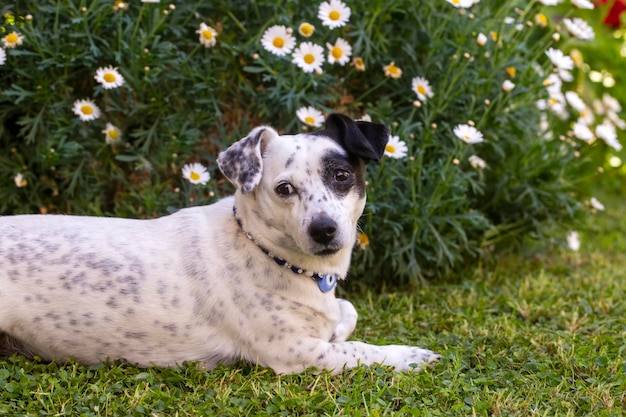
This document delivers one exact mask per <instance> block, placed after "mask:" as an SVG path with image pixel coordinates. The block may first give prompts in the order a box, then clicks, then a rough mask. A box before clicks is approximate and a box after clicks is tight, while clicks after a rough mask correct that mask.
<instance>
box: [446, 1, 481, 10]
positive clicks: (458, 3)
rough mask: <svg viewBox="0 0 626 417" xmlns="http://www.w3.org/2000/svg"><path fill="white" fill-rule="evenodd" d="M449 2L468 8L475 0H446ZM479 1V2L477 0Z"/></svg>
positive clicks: (457, 6)
mask: <svg viewBox="0 0 626 417" xmlns="http://www.w3.org/2000/svg"><path fill="white" fill-rule="evenodd" d="M446 1H447V2H448V3H450V4H451V5H453V6H454V7H456V8H462V9H467V8H468V7H472V6H473V5H474V0H446ZM476 3H478V2H476Z"/></svg>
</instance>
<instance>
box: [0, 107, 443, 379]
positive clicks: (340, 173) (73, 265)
mask: <svg viewBox="0 0 626 417" xmlns="http://www.w3.org/2000/svg"><path fill="white" fill-rule="evenodd" d="M388 137H389V131H388V129H387V128H386V127H384V126H382V125H379V124H374V123H369V122H363V121H357V122H355V121H353V120H352V119H350V118H348V117H346V116H342V115H337V114H333V115H330V116H329V117H328V119H327V123H326V127H325V128H324V130H321V131H317V132H313V133H303V134H298V135H283V136H280V135H278V133H277V132H276V131H275V130H274V129H272V128H270V127H258V128H256V129H254V130H252V131H251V132H250V134H249V135H248V136H247V137H245V138H243V139H241V140H240V141H239V142H237V143H235V144H234V145H232V146H231V147H229V148H228V149H226V150H225V151H223V152H222V153H220V155H219V158H218V164H219V167H220V169H221V170H222V172H223V173H224V175H225V176H226V177H227V178H228V179H229V180H230V181H231V182H232V183H233V184H234V185H235V187H236V189H237V191H236V193H235V195H234V196H230V197H226V198H224V199H222V200H220V201H218V202H217V203H215V204H212V205H208V206H204V207H194V208H186V209H182V210H180V211H178V212H176V213H174V214H172V215H169V216H165V217H162V218H158V219H153V220H131V219H119V218H103V217H81V216H62V215H19V216H4V217H0V354H5V355H6V354H11V353H14V352H18V353H21V354H24V355H26V356H29V357H32V356H35V355H36V356H39V357H41V358H42V359H44V360H56V361H64V360H67V359H68V358H70V357H71V358H74V359H75V360H76V361H78V362H79V363H83V364H94V363H98V362H101V361H105V360H124V361H127V362H129V363H131V364H135V365H138V366H141V367H150V366H161V367H167V366H177V365H181V364H182V363H183V362H184V361H197V362H198V363H199V364H200V365H201V366H204V367H206V368H212V367H214V366H215V365H217V364H218V363H226V364H228V363H233V362H235V361H238V360H245V361H248V362H250V363H253V364H258V365H261V366H266V367H270V368H272V369H273V370H274V371H275V372H276V373H279V374H284V373H296V372H301V371H303V370H304V369H307V368H310V367H316V368H317V369H318V370H331V371H334V372H340V371H341V370H342V369H344V368H346V367H354V366H357V365H359V364H365V365H372V364H383V365H388V366H392V367H394V368H395V369H396V370H397V371H404V370H412V369H419V368H420V367H421V366H422V365H423V364H425V363H430V362H433V361H435V360H437V359H438V358H439V356H438V355H436V354H435V353H433V352H431V351H430V350H426V349H421V348H418V347H411V346H399V345H387V346H375V345H370V344H366V343H362V342H356V341H346V340H347V338H348V337H349V336H350V334H351V333H352V331H353V330H354V328H355V325H356V321H357V313H356V310H355V309H354V307H353V306H352V304H351V303H350V302H348V301H346V300H343V299H338V298H336V297H335V284H336V283H337V281H338V280H341V279H343V278H345V277H346V274H347V272H348V266H349V264H350V257H351V253H352V248H353V245H354V243H355V240H356V232H357V221H358V219H359V217H360V216H361V214H362V212H363V208H364V205H365V168H366V164H367V163H368V162H369V161H378V160H380V158H381V157H382V155H383V153H384V149H385V145H386V143H387V140H388Z"/></svg>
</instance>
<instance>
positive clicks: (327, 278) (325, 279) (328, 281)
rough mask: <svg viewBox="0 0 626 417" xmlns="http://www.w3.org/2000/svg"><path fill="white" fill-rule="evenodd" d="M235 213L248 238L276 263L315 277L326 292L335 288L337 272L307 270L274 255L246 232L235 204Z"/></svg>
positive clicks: (295, 271) (320, 287) (294, 271)
mask: <svg viewBox="0 0 626 417" xmlns="http://www.w3.org/2000/svg"><path fill="white" fill-rule="evenodd" d="M233 215H234V216H235V220H236V221H237V224H238V225H239V228H240V229H241V231H242V232H243V233H244V234H245V235H246V237H247V238H248V239H250V241H251V242H252V243H254V244H255V245H257V247H258V248H259V249H261V251H262V252H263V253H264V254H266V255H267V256H269V257H270V258H272V259H273V260H274V262H276V264H278V265H280V266H283V267H285V268H287V269H289V270H291V272H293V273H294V274H299V275H304V276H307V277H310V278H311V279H313V281H315V282H316V283H317V286H318V288H319V289H320V291H321V292H324V293H326V292H329V291H331V290H332V289H333V288H335V285H337V279H338V278H339V276H338V275H336V274H318V273H317V272H311V271H307V270H306V269H302V268H300V267H298V266H295V265H291V264H290V263H289V262H287V261H286V260H284V259H282V258H279V257H278V256H274V255H272V253H271V252H270V251H268V250H267V249H265V248H264V247H263V246H261V245H259V244H258V243H257V242H256V241H255V240H254V238H253V237H252V235H251V234H250V233H248V232H246V230H245V229H244V227H243V223H242V221H241V219H240V218H239V216H237V208H236V207H235V206H233Z"/></svg>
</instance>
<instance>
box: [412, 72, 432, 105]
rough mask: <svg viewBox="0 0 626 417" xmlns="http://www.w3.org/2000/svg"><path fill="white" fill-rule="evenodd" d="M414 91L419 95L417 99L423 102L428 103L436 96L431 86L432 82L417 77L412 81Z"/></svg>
mask: <svg viewBox="0 0 626 417" xmlns="http://www.w3.org/2000/svg"><path fill="white" fill-rule="evenodd" d="M411 84H412V87H413V91H415V93H416V94H417V97H418V98H419V99H420V100H421V101H426V100H427V99H429V98H432V97H433V96H434V93H433V89H432V87H431V86H430V82H429V81H428V80H427V79H426V78H423V77H415V78H413V80H412V81H411Z"/></svg>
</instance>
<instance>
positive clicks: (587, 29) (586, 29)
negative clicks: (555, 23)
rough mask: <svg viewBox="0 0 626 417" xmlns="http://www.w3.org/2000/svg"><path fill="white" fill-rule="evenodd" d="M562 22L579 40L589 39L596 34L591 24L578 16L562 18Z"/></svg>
mask: <svg viewBox="0 0 626 417" xmlns="http://www.w3.org/2000/svg"><path fill="white" fill-rule="evenodd" d="M563 24H564V25H565V27H566V28H567V31H568V32H569V33H570V34H571V35H572V36H574V37H575V38H576V39H580V40H581V41H590V40H592V39H593V38H595V36H596V35H595V33H594V32H593V29H592V28H591V26H589V24H588V23H587V22H585V21H584V20H583V19H581V18H580V17H575V18H573V19H563Z"/></svg>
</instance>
